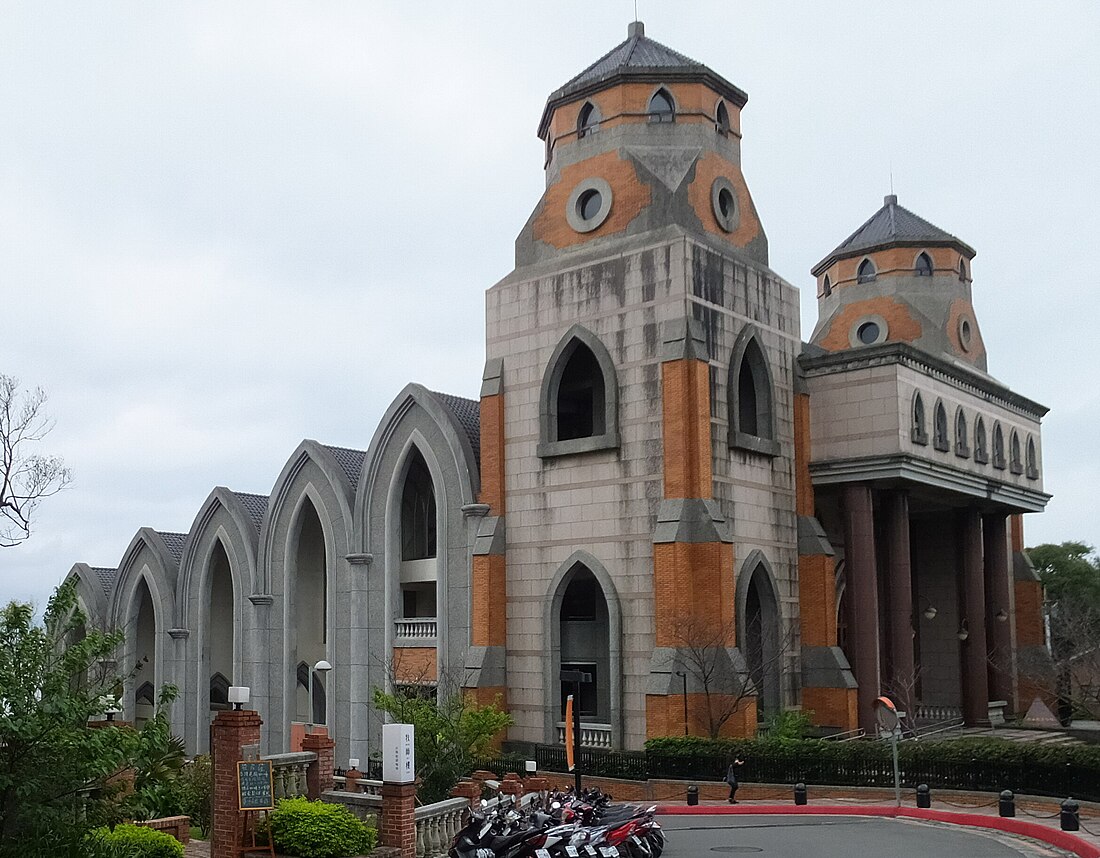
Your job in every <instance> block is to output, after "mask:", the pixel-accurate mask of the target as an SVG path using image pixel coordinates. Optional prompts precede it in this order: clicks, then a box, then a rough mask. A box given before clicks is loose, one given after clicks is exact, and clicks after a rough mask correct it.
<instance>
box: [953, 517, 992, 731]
mask: <svg viewBox="0 0 1100 858" xmlns="http://www.w3.org/2000/svg"><path fill="white" fill-rule="evenodd" d="M958 532H959V550H960V560H961V561H962V584H963V604H962V611H961V614H962V617H963V622H965V624H966V625H965V629H966V632H967V637H966V640H964V641H962V642H961V647H962V697H963V718H964V719H965V721H966V723H967V724H968V725H976V724H985V723H986V722H988V720H989V681H988V670H989V658H988V653H987V652H986V642H985V625H986V624H985V568H984V564H983V562H982V517H981V515H980V514H979V513H978V511H977V510H976V509H974V508H967V509H963V510H959V513H958Z"/></svg>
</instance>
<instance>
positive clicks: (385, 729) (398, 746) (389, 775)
mask: <svg viewBox="0 0 1100 858" xmlns="http://www.w3.org/2000/svg"><path fill="white" fill-rule="evenodd" d="M382 780H383V781H385V782H386V783H390V784H411V783H412V782H413V781H415V780H416V755H415V753H414V751H413V725H412V724H383V725H382Z"/></svg>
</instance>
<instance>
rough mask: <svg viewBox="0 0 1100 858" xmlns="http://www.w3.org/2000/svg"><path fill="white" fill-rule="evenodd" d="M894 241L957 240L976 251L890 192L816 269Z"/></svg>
mask: <svg viewBox="0 0 1100 858" xmlns="http://www.w3.org/2000/svg"><path fill="white" fill-rule="evenodd" d="M891 244H902V245H910V244H953V245H955V246H957V247H958V248H959V249H961V250H962V251H964V252H966V253H968V254H969V255H970V256H973V255H974V250H973V248H971V247H970V246H969V245H967V244H965V243H964V242H962V241H960V240H959V239H958V238H956V237H955V236H953V235H952V234H951V233H949V232H946V231H944V230H942V229H940V228H939V227H938V226H936V225H935V224H932V223H929V222H928V221H926V220H925V219H924V218H922V217H920V216H918V215H915V214H913V213H912V212H911V211H909V209H907V208H903V207H902V206H899V205H898V198H897V197H896V196H895V195H894V194H890V195H889V196H888V197H886V199H885V200H884V201H883V204H882V208H880V209H879V210H878V211H877V212H875V213H874V214H873V215H871V217H870V218H868V219H867V221H866V222H864V224H863V225H862V226H860V228H859V229H857V230H856V231H855V232H853V233H852V234H851V235H849V236H848V237H847V238H846V239H844V241H842V242H841V243H840V244H839V245H837V247H836V249H834V250H833V252H832V253H830V254H829V255H828V256H826V257H825V258H824V259H823V260H821V262H819V263H818V264H817V265H815V266H814V267H813V269H812V273H813V274H814V276H817V275H818V274H820V273H821V272H822V271H823V270H824V269H826V268H828V267H829V266H830V265H832V264H833V262H835V261H836V260H837V259H842V258H844V257H846V256H854V255H855V254H857V253H862V252H866V251H870V250H874V249H877V248H880V247H884V246H888V245H891Z"/></svg>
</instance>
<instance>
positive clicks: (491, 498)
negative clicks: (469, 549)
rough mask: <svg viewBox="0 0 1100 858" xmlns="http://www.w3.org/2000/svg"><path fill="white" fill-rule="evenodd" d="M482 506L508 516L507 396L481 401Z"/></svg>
mask: <svg viewBox="0 0 1100 858" xmlns="http://www.w3.org/2000/svg"><path fill="white" fill-rule="evenodd" d="M478 500H480V501H481V503H487V504H489V508H490V512H491V514H492V515H504V396H503V395H502V394H496V395H493V396H483V397H481V493H480V494H479V495H478Z"/></svg>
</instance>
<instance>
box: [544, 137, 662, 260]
mask: <svg viewBox="0 0 1100 858" xmlns="http://www.w3.org/2000/svg"><path fill="white" fill-rule="evenodd" d="M589 176H600V177H601V178H603V179H604V180H606V181H607V182H608V184H610V185H611V188H612V189H613V190H614V192H615V200H614V202H613V204H612V206H611V214H609V215H608V217H607V220H605V221H604V222H603V223H602V224H601V225H600V226H599V227H597V228H596V229H594V230H592V231H591V232H577V231H576V230H574V229H573V228H572V227H571V226H570V225H569V222H568V221H567V220H566V219H565V206H566V204H567V203H568V201H569V195H570V194H571V193H572V192H573V188H574V187H575V186H576V185H577V183H578V182H580V181H582V180H583V179H586V178H588V177H589ZM650 199H651V194H650V190H649V185H647V184H646V183H645V182H643V181H642V180H641V179H640V178H639V177H638V172H637V170H636V169H635V167H634V162H633V161H631V160H630V159H629V158H626V157H622V156H620V155H619V154H618V153H617V152H604V153H603V154H601V155H596V156H594V157H592V158H589V159H588V160H586V161H581V162H580V163H579V164H571V165H570V166H568V167H565V168H564V169H563V170H562V171H561V178H560V179H558V181H557V182H555V183H554V184H553V185H551V186H550V187H549V188H547V189H546V195H545V196H544V197H543V202H542V211H540V212H539V214H538V217H537V218H536V219H535V223H534V237H535V238H536V239H538V240H539V241H544V242H546V243H547V244H550V245H553V246H554V247H557V248H559V249H560V248H565V247H574V246H576V245H578V244H583V243H584V242H586V241H590V240H591V239H594V238H602V237H605V236H608V235H615V234H616V233H620V232H623V231H625V230H626V228H627V226H629V225H630V222H631V221H632V220H634V218H635V217H637V216H638V214H639V213H640V212H641V211H642V210H643V209H644V208H645V207H646V206H648V205H649V203H650Z"/></svg>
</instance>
